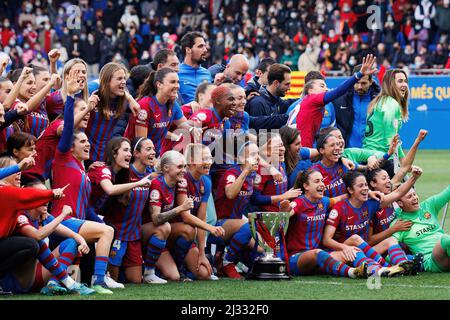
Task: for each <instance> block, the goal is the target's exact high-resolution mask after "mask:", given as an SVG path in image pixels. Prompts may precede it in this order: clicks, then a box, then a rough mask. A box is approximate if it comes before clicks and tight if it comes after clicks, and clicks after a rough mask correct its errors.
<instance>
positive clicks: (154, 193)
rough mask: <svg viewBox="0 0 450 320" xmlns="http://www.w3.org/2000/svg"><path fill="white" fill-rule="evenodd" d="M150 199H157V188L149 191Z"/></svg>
mask: <svg viewBox="0 0 450 320" xmlns="http://www.w3.org/2000/svg"><path fill="white" fill-rule="evenodd" d="M150 199H151V200H158V199H159V191H158V190H152V192H151V193H150Z"/></svg>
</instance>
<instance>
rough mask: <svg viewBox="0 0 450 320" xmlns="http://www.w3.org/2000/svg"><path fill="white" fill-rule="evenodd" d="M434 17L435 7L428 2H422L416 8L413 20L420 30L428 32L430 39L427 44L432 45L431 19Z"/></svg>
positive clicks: (428, 0) (426, 0)
mask: <svg viewBox="0 0 450 320" xmlns="http://www.w3.org/2000/svg"><path fill="white" fill-rule="evenodd" d="M435 15H436V7H435V6H434V4H433V3H432V2H431V1H430V0H422V1H420V3H419V5H418V6H416V9H415V10H414V19H415V20H416V21H418V22H419V23H420V24H421V25H422V28H425V29H427V30H429V31H430V37H429V39H428V41H429V42H428V43H430V44H431V43H433V41H434V39H433V36H434V33H433V27H434V26H433V23H434V22H433V19H434V16H435Z"/></svg>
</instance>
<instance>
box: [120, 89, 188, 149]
mask: <svg viewBox="0 0 450 320" xmlns="http://www.w3.org/2000/svg"><path fill="white" fill-rule="evenodd" d="M138 102H139V105H140V107H141V111H140V112H139V113H138V115H137V116H136V117H135V116H131V119H130V122H129V124H128V127H127V129H126V130H125V134H124V136H125V137H127V138H128V139H130V140H132V139H134V138H135V137H136V126H140V127H145V128H147V138H149V139H150V140H152V142H153V144H154V145H155V151H156V156H157V157H158V156H159V155H160V152H161V145H162V142H163V139H165V137H166V135H167V131H168V128H169V127H170V125H171V124H172V122H173V121H176V120H180V119H182V118H183V112H182V111H181V108H180V106H179V105H178V103H175V104H174V105H173V107H172V109H171V111H170V112H169V110H168V108H167V106H166V105H163V104H161V103H159V102H158V100H157V99H156V97H155V96H153V97H144V98H142V99H140V100H139V101H138Z"/></svg>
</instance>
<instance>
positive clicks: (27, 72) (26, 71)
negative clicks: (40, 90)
mask: <svg viewBox="0 0 450 320" xmlns="http://www.w3.org/2000/svg"><path fill="white" fill-rule="evenodd" d="M32 74H33V69H31V68H29V67H24V68H23V69H22V73H21V74H20V76H19V79H18V80H17V82H16V83H15V84H14V86H13V89H12V90H11V92H10V93H9V94H8V95H7V96H6V99H5V101H3V106H4V107H5V111H6V110H9V108H11V106H12V105H13V104H14V102H15V101H16V99H17V97H18V96H19V91H20V87H21V86H22V84H23V82H24V81H25V80H27V78H28V77H29V76H31V75H32Z"/></svg>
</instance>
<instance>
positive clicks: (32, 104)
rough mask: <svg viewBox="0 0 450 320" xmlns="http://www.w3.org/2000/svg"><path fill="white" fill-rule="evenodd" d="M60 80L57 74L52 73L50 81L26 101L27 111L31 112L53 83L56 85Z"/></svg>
mask: <svg viewBox="0 0 450 320" xmlns="http://www.w3.org/2000/svg"><path fill="white" fill-rule="evenodd" d="M59 82H61V77H60V76H59V74H56V73H54V74H52V78H51V79H50V81H49V82H48V83H47V84H46V85H45V86H44V87H43V88H42V89H41V90H40V91H39V92H38V93H36V94H35V95H34V96H33V97H32V98H31V99H30V100H28V101H27V106H28V111H29V112H31V111H33V110H35V109H36V108H37V107H39V105H40V104H41V102H42V100H44V99H45V97H46V96H47V94H48V93H49V92H50V90H51V89H52V87H53V86H54V85H57V84H58V83H59Z"/></svg>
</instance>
